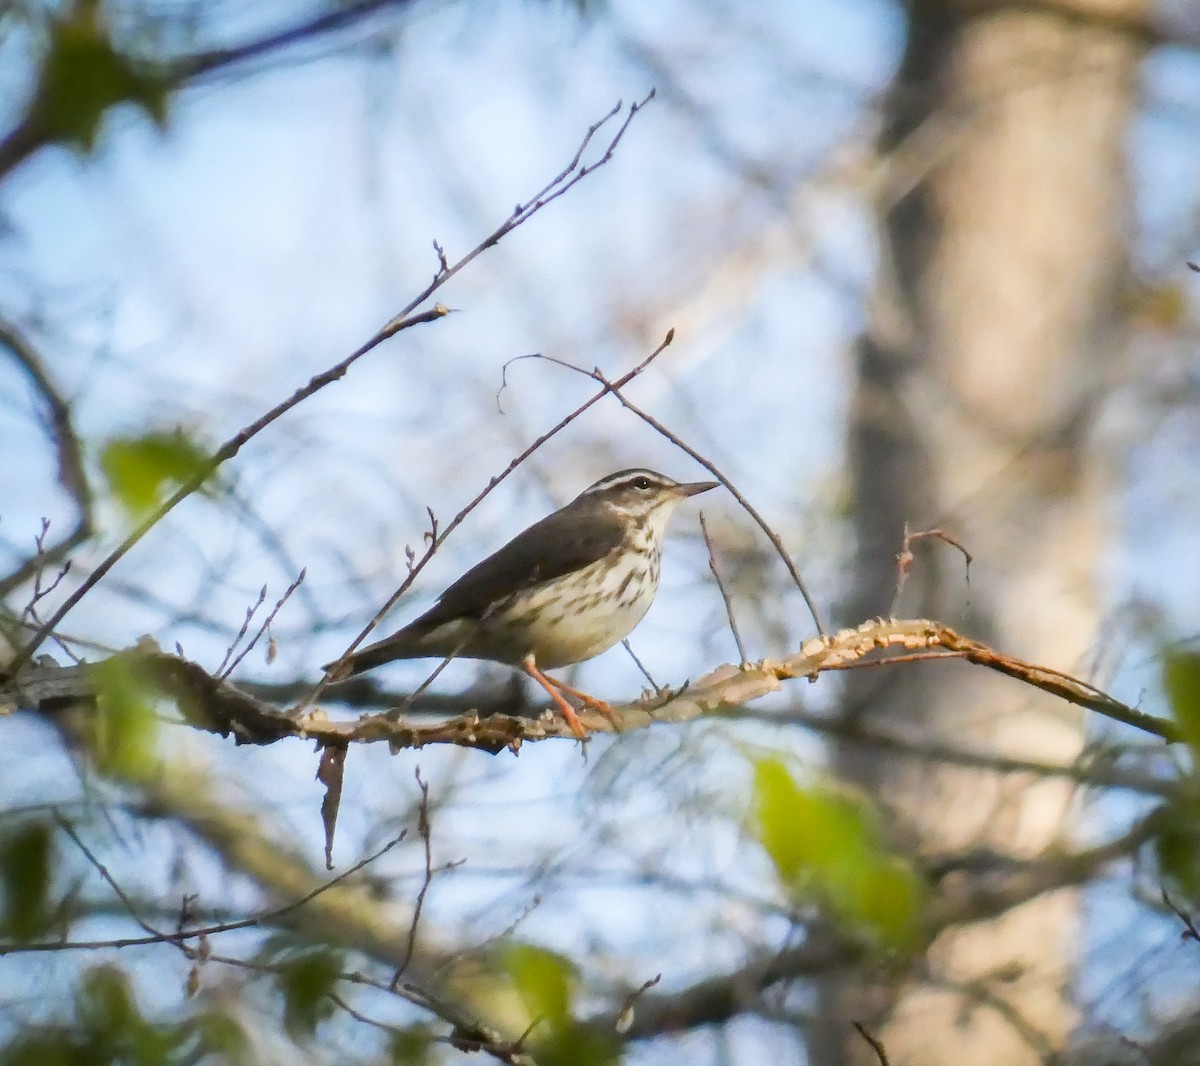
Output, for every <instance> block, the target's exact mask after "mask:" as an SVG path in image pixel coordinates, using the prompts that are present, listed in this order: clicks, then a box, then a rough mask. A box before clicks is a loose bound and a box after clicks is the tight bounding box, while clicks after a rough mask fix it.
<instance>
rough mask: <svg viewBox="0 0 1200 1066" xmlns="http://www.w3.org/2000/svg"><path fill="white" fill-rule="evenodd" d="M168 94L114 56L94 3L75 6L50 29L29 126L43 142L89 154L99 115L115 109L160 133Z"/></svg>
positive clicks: (129, 61)
mask: <svg viewBox="0 0 1200 1066" xmlns="http://www.w3.org/2000/svg"><path fill="white" fill-rule="evenodd" d="M170 89H171V83H170V81H169V79H168V78H166V77H164V76H163V75H162V74H160V73H158V72H156V71H155V70H153V69H152V68H151V67H150V66H149V65H148V64H146V63H139V62H138V61H137V60H136V59H133V58H131V57H129V56H126V55H123V54H122V53H121V52H119V51H117V49H116V48H115V47H114V46H113V43H112V41H111V40H110V39H109V37H108V34H107V27H106V26H105V25H104V19H103V13H102V11H101V9H100V5H99V4H98V3H96V2H95V0H90V2H80V3H77V4H75V5H74V6H73V7H72V6H71V5H68V7H67V14H66V16H65V17H63V18H59V19H57V20H55V21H54V22H53V23H52V24H51V27H50V39H49V47H48V49H47V51H46V55H45V57H44V59H43V60H42V67H41V70H40V72H39V77H38V85H37V89H36V91H35V93H34V97H33V103H32V105H31V106H30V111H29V121H30V122H31V124H32V125H33V127H34V129H35V131H36V133H37V134H38V136H39V137H40V139H42V140H44V141H58V142H61V143H64V144H69V145H74V146H76V147H79V148H82V149H84V150H91V149H92V148H93V147H94V145H95V143H96V137H97V135H98V134H99V131H100V124H101V121H102V119H103V118H104V115H105V113H106V112H107V111H108V110H109V109H110V108H112V107H115V106H117V105H119V104H123V103H128V104H132V105H134V106H135V107H138V108H140V109H141V110H142V111H144V112H145V113H146V114H147V115H149V116H150V117H151V118H152V119H153V120H154V122H155V123H156V124H157V125H158V126H159V128H160V129H161V128H164V127H165V125H166V120H167V103H168V98H169V95H170Z"/></svg>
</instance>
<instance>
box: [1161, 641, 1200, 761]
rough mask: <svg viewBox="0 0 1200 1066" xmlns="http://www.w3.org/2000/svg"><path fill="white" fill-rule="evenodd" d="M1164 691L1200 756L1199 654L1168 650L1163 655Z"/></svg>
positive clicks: (1189, 741)
mask: <svg viewBox="0 0 1200 1066" xmlns="http://www.w3.org/2000/svg"><path fill="white" fill-rule="evenodd" d="M1163 690H1164V691H1165V692H1166V694H1167V699H1168V700H1169V701H1170V703H1171V713H1172V714H1173V715H1174V717H1175V721H1176V722H1178V723H1179V728H1180V730H1181V732H1182V733H1183V739H1184V741H1185V742H1186V743H1187V745H1188V747H1190V748H1191V749H1192V752H1193V753H1194V754H1195V755H1198V756H1200V654H1197V653H1196V652H1193V651H1167V652H1165V653H1164V654H1163Z"/></svg>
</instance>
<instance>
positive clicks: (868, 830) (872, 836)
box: [753, 759, 925, 949]
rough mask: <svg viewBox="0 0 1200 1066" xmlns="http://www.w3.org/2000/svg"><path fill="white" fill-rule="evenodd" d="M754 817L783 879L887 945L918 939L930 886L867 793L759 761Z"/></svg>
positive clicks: (902, 945) (910, 943) (911, 943)
mask: <svg viewBox="0 0 1200 1066" xmlns="http://www.w3.org/2000/svg"><path fill="white" fill-rule="evenodd" d="M753 818H754V823H755V826H756V829H757V833H758V838H759V840H760V841H761V843H762V845H763V848H764V850H765V851H766V853H767V855H768V856H769V857H770V859H771V862H772V863H773V864H774V866H775V869H776V872H777V873H778V874H779V878H780V880H781V881H782V882H783V884H784V885H785V886H786V887H787V888H788V889H789V890H790V891H791V892H792V893H793V894H794V895H796V896H798V897H800V898H802V899H806V900H809V901H811V902H815V903H817V904H819V905H821V906H823V907H824V908H825V909H826V910H828V911H829V912H830V914H832V915H833V916H834V917H835V918H837V919H839V920H840V921H842V922H843V923H845V924H847V925H849V926H851V927H853V928H856V929H858V930H860V931H862V932H865V933H867V934H868V935H870V936H871V937H872V938H873V939H875V940H877V941H878V942H880V943H881V944H882V945H883V946H886V947H889V948H894V949H908V948H911V947H914V946H915V945H916V941H917V937H918V935H919V930H920V918H921V913H922V909H923V905H924V899H925V887H924V884H923V882H922V881H921V879H920V877H919V876H918V874H917V872H916V870H915V868H914V867H913V865H912V863H911V862H909V861H908V860H907V859H905V858H904V857H902V856H900V855H894V854H891V853H890V852H889V851H888V849H887V847H886V845H885V843H884V840H883V837H882V834H881V832H880V830H879V825H878V820H877V818H876V815H875V812H874V810H873V809H872V808H871V806H870V805H869V804H868V802H867V800H866V799H865V797H862V796H859V795H857V794H855V793H853V792H851V791H849V790H847V789H843V788H833V787H829V786H808V787H801V786H800V785H798V784H797V783H796V781H795V780H794V778H793V777H792V775H791V773H790V772H789V771H788V769H787V767H786V766H785V765H784V764H783V763H782V762H781V761H780V760H779V759H760V760H757V761H756V762H755V763H754V803H753Z"/></svg>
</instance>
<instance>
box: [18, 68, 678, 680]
mask: <svg viewBox="0 0 1200 1066" xmlns="http://www.w3.org/2000/svg"><path fill="white" fill-rule="evenodd" d="M653 95H654V93H653V91H651V93H650V94H649V95H648V96H647V97H646V98H645V99H644V100H642V101H640V102H637V103H634V104H631V105H630V107H629V111H628V114H627V115H626V118H625V121H624V122H623V123H622V124H621V126H620V127H619V128H618V130H617V131H616V133H615V134H614V135H613V137H612V139H611V140H610V141H609V143H608V147H607V148H606V149H605V151H604V153H603V154H602V155H601V157H600V158H599V159H598V160H597V161H596V162H595V163H590V164H587V165H584V166H580V160H581V158H582V156H583V153H584V152H585V151H586V149H587V147H588V146H589V145H590V144H591V142H592V139H593V138H594V137H595V135H596V133H597V132H598V131H599V129H600V128H601V127H602V126H603V125H605V123H607V122H608V121H609V120H610V119H612V118H613V117H615V116H616V115H617V113H618V112H619V111H620V108H621V105H620V104H619V103H618V104H617V106H616V107H614V108H613V110H612V111H610V112H609V113H608V114H607V115H605V116H604V118H602V119H600V120H599V121H598V122H595V123H593V124H592V125H591V126H590V127H589V128H588V131H587V133H586V134H585V135H584V138H583V140H582V142H581V143H580V145H579V148H578V149H577V150H576V153H575V156H574V157H573V158H572V160H571V162H570V163H569V164H568V165H567V167H566V168H565V169H564V170H563V171H562V172H561V173H560V174H558V175H557V176H556V177H555V178H554V179H553V180H551V181H550V182H549V183H548V184H547V185H545V186H544V187H543V188H542V189H541V190H539V192H538V193H537V194H536V195H535V196H534V197H533V198H532V199H530V200H527V201H526V202H525V203H523V204H518V205H517V207H516V209H515V210H514V211H513V213H512V214H511V215H510V216H509V217H508V218H507V219H506V220H505V221H504V222H503V223H501V224H500V226H499V227H497V228H496V229H495V230H493V231H492V233H490V234H489V235H488V236H487V237H485V238H484V239H483V240H482V241H480V242H479V244H477V245H476V246H475V247H474V248H472V249H471V251H469V252H467V254H466V255H464V256H463V257H462V258H461V259H459V260H458V261H457V262H456V263H454V264H453V265H452V266H451V267H450V268H449V269H448V270H447V269H443V268H442V267H441V265H440V264H439V268H438V272H437V274H435V275H434V277H433V279H432V280H431V281H430V282H429V284H428V285H427V286H426V287H425V288H424V289H422V290H421V292H420V293H418V294H417V295H416V296H415V297H414V298H413V299H412V300H410V301H409V303H408V304H407V305H406V306H405V307H404V308H402V309H401V311H400V312H399V314H397V315H396V316H395V317H394V318H392V319H391V320H390V321H389V322H387V323H386V324H385V325H384V326H383V328H382V329H380V330H379V331H378V332H377V333H376V334H375V335H374V336H373V337H371V339H370V340H368V341H367V342H366V343H365V344H363V345H361V346H360V347H359V348H358V349H356V350H355V351H354V352H351V353H350V355H348V356H347V357H346V358H345V359H343V360H342V361H341V362H339V363H336V364H335V365H334V366H332V367H330V368H329V369H328V370H326V371H324V372H323V373H320V374H317V375H316V376H315V377H313V378H311V379H310V380H309V382H308V383H307V384H306V385H304V386H302V387H301V388H298V389H297V390H296V391H295V392H293V393H292V395H291V396H289V397H288V398H287V399H286V400H284V401H282V402H281V403H279V404H276V405H275V406H274V407H272V408H271V409H270V410H269V411H267V412H266V414H264V415H262V416H261V417H260V418H258V419H256V420H255V421H254V422H251V423H250V424H249V425H248V426H245V427H244V428H243V429H241V430H239V431H238V432H237V433H236V434H235V435H234V436H232V437H230V438H229V440H227V441H226V442H225V443H224V444H222V445H221V447H220V448H218V449H217V450H216V452H214V453H213V455H212V457H211V458H210V459H209V461H208V462H207V463H206V464H204V467H203V468H202V469H201V470H199V471H198V472H197V473H196V474H195V475H194V476H192V477H190V478H188V479H187V480H186V481H185V482H184V483H183V484H182V485H180V486H179V488H178V489H177V490H176V491H175V492H173V493H172V494H171V495H170V496H168V497H167V498H166V499H165V500H164V501H163V502H162V503H160V504H159V505H158V506H157V507H155V508H154V509H153V510H152V511H151V512H150V513H149V514H148V515H147V516H146V517H145V518H144V519H143V520H142V521H141V522H140V523H139V524H138V525H137V526H136V527H135V528H134V529H133V530H132V531H131V532H130V533H129V535H128V536H127V537H126V538H125V539H124V540H123V541H122V542H121V543H120V544H119V545H117V547H116V548H114V549H113V550H112V551H111V552H110V553H109V554H108V555H107V556H106V557H105V558H104V559H103V560H102V561H101V562H100V564H99V565H98V566H97V567H96V569H95V570H94V571H92V573H91V574H90V575H88V577H87V578H86V579H85V580H84V581H83V582H82V583H81V584H80V586H79V588H77V589H76V590H75V591H74V592H73V593H72V594H71V595H70V596H68V597H67V599H66V600H65V601H64V602H63V604H62V606H60V607H59V609H58V610H57V611H55V612H54V614H53V615H52V616H51V617H50V619H49V620H48V621H47V622H46V623H45V624H44V625H43V626H41V627H40V628H39V629H38V630H37V632H36V633H35V634H34V635H33V637H32V639H31V640H30V641H29V643H28V644H26V645H25V647H24V648H21V649H20V650H19V651H18V652H17V653H16V655H15V656H14V657H13V658H12V659H11V660H10V661H9V663H8V664H6V669H7V671H8V673H9V675H10V676H12V675H14V674H15V673H16V671H17V670H18V669H19V668H20V667H21V666H23V665H24V664H25V663H26V662H28V661H29V659H30V658H31V657H32V656H33V654H34V652H36V651H37V649H38V648H39V647H41V645H42V642H43V641H44V640H45V639H46V637H47V636H49V634H50V633H51V632H52V631H53V630H54V628H55V627H56V626H57V625H58V624H59V623H60V622H61V621H62V620H63V619H64V618H65V617H66V616H67V614H68V613H69V612H70V611H71V610H72V609H73V608H74V607H75V605H76V604H78V603H79V601H80V600H81V599H83V597H84V596H86V595H87V594H88V592H89V591H91V589H93V588H95V586H96V585H97V584H98V583H99V582H100V581H101V580H102V579H103V578H104V576H105V575H106V574H107V573H108V572H109V571H110V570H111V569H112V568H113V567H114V566H115V565H116V564H117V563H118V562H119V561H120V560H121V559H122V558H124V556H125V555H126V554H127V553H128V552H129V550H130V549H131V548H133V547H134V545H136V544H137V543H138V542H139V541H141V539H142V538H143V537H144V536H145V535H146V534H147V533H148V532H150V530H151V529H153V528H154V526H155V525H157V524H158V523H159V522H160V521H162V519H163V518H165V517H166V516H167V515H168V514H169V513H170V512H171V511H172V510H174V509H175V508H176V507H177V506H178V505H179V504H180V503H182V502H183V501H184V500H185V499H187V498H188V497H189V496H191V495H192V494H193V493H194V492H196V491H197V490H198V489H199V488H200V487H201V486H202V485H203V484H204V483H205V482H206V481H207V480H208V478H209V477H210V476H211V475H212V473H213V472H214V471H215V470H216V469H217V468H218V467H219V466H221V464H222V463H225V462H228V461H229V460H230V459H232V458H233V457H234V456H236V455H237V454H238V452H239V451H240V450H241V449H242V446H243V445H244V444H246V442H247V441H249V440H251V439H252V438H253V437H255V436H257V435H258V434H259V433H261V432H262V431H263V430H264V429H266V428H267V427H268V426H269V425H271V423H273V422H275V421H276V420H277V419H278V418H280V417H281V416H282V415H284V414H286V413H287V412H288V411H290V410H291V409H292V408H293V407H295V406H296V405H297V404H299V403H301V402H302V401H304V400H306V399H308V397H309V396H311V395H313V394H314V393H316V392H318V391H319V390H321V389H323V388H325V386H327V385H329V384H332V383H333V382H335V381H337V380H339V379H340V378H342V377H343V376H345V374H346V372H347V371H348V370H349V369H350V367H351V366H353V365H354V364H355V363H356V362H358V360H359V359H361V358H362V357H363V356H364V355H366V354H367V353H368V352H370V351H372V350H373V349H375V348H377V347H378V346H379V345H380V344H382V343H383V342H384V341H386V340H388V339H389V338H391V337H394V336H395V335H396V334H397V333H399V332H401V331H402V330H406V329H410V328H412V327H413V326H417V325H422V324H424V323H427V322H433V321H436V320H437V319H439V318H443V317H444V316H446V315H448V314H449V313H450V311H449V309H448V308H446V307H444V306H443V305H442V304H437V305H436V306H434V307H432V308H430V309H429V310H427V311H422V312H421V313H420V314H413V312H414V311H415V310H416V309H417V308H418V307H419V306H420V305H421V304H423V303H424V302H425V301H426V300H427V299H429V297H430V296H432V295H433V293H434V292H435V291H436V290H437V289H439V288H441V286H443V285H444V284H445V283H446V282H448V281H449V280H450V279H451V278H452V277H454V276H455V275H456V274H457V273H458V272H459V271H460V270H462V269H463V268H464V267H466V266H467V265H468V264H469V263H471V262H472V261H473V260H474V259H476V258H477V257H478V256H480V255H482V254H483V253H484V252H485V251H487V250H488V249H489V248H491V247H493V246H494V245H495V244H497V243H498V242H499V241H500V240H502V239H503V238H504V237H506V236H507V235H508V234H509V233H511V232H512V231H513V230H514V229H516V228H517V227H518V226H520V225H522V224H524V223H525V222H528V221H529V219H531V218H532V217H533V216H534V215H536V214H537V213H538V212H539V211H540V210H541V209H542V208H543V207H545V206H546V205H547V204H549V203H552V202H553V201H554V200H556V199H558V198H559V197H560V196H562V195H563V194H564V193H566V192H567V191H568V190H569V189H571V188H573V187H574V186H575V185H576V184H578V183H579V182H580V181H582V180H583V179H584V178H585V177H587V176H588V175H589V174H591V173H592V172H593V171H595V170H597V169H598V168H600V167H602V166H604V165H605V164H606V163H608V162H609V161H610V160H611V159H612V156H613V153H614V152H615V151H616V148H617V145H618V144H619V143H620V141H621V139H622V137H624V135H625V131H626V130H627V129H628V128H629V124H630V123H631V122H632V121H633V119H634V116H635V115H637V113H638V112H639V111H640V110H641V109H642V108H643V107H645V105H646V104H647V103H648V102H649V101H650V99H651V98H652V97H653ZM410 316H411V317H410Z"/></svg>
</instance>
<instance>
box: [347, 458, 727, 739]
mask: <svg viewBox="0 0 1200 1066" xmlns="http://www.w3.org/2000/svg"><path fill="white" fill-rule="evenodd" d="M716 487H717V482H715V481H694V482H691V483H688V484H680V483H679V482H677V481H672V480H671V479H670V478H669V477H664V476H663V475H662V474H656V473H655V472H654V471H653V470H621V471H619V472H618V473H616V474H609V475H608V477H605V478H601V479H600V480H599V481H597V482H596V483H595V484H594V485H592V486H591V487H590V488H587V489H584V490H583V492H581V493H580V494H579V495H578V496H576V497H575V499H573V500H572V501H571V502H570V503H568V504H567V505H566V506H565V507H563V508H562V509H561V510H558V511H555V512H554V513H553V514H550V515H547V516H546V517H545V518H543V519H542V520H541V521H539V522H535V523H534V524H533V525H532V526H530V527H529V528H528V529H526V530H525V531H524V532H522V533H518V534H517V536H515V537H514V538H513V539H512V540H510V541H509V542H508V543H507V544H506V545H504V547H503V548H501V549H500V550H499V551H498V552H496V553H495V554H494V555H489V556H488V557H487V558H486V559H484V560H483V562H481V563H479V564H478V565H476V566H473V567H472V568H471V569H470V570H468V571H467V572H466V573H465V574H463V576H462V577H460V578H459V579H458V580H457V581H455V582H454V584H453V585H451V586H450V587H449V588H448V589H446V591H445V592H443V593H442V595H441V598H440V599H439V600H438V602H437V603H436V604H435V605H434V606H433V607H432V608H430V609H429V610H428V611H426V612H425V613H424V614H423V615H421V617H420V618H418V619H416V620H415V621H413V622H410V623H409V624H408V625H406V626H405V627H404V628H403V629H401V630H399V631H398V632H396V633H393V634H392V635H391V636H390V637H386V638H385V639H383V640H381V641H378V642H377V643H375V644H371V645H368V646H367V647H365V648H363V649H362V650H361V651H357V652H355V653H354V654H352V655H350V656H348V657H346V658H345V659H344V660H342V661H338V662H335V663H328V664H327V665H326V666H325V670H326V671H327V672H328V673H329V674H330V679H331V680H332V681H341V680H344V679H345V678H347V677H351V676H353V675H354V674H360V673H362V672H363V671H364V670H371V669H373V668H374V667H376V666H381V665H383V664H384V663H389V662H392V661H393V660H395V659H424V658H432V657H437V658H462V659H490V660H492V661H494V662H499V663H507V664H508V665H510V666H516V667H520V668H521V669H523V670H524V671H525V672H526V673H527V674H528V675H529V676H530V677H532V678H533V679H534V680H535V681H536V682H537V683H538V684H539V685H541V686H542V687H543V688H544V689H545V690H546V691H547V692H548V693H549V694H550V697H551V698H552V699H553V700H554V702H555V703H556V704H557V705H558V707H559V709H560V710H561V711H562V714H563V717H564V718H565V719H566V720H567V723H568V724H569V725H570V727H571V730H572V731H573V732H574V733H575V735H576V736H577V737H579V738H581V739H582V738H583V737H584V736H585V735H586V733H585V731H584V728H583V725H582V724H581V723H580V721H579V718H578V716H577V715H576V714H575V710H574V708H572V707H571V705H570V704H569V703H568V702H567V701H566V700H565V699H564V698H563V696H562V693H563V692H567V693H570V694H571V695H572V696H575V697H576V698H577V699H579V700H580V701H581V702H582V703H583V704H584V705H586V706H589V707H593V708H595V709H596V710H599V711H601V712H603V713H605V714H607V715H609V716H610V717H612V716H613V715H614V713H615V712H614V711H613V709H612V707H610V706H609V705H608V704H607V703H605V702H604V701H603V700H598V699H595V698H594V697H592V696H588V695H587V694H585V693H583V692H580V691H578V690H577V689H573V688H571V687H570V686H569V685H566V684H564V683H563V682H561V681H558V680H556V679H555V678H552V677H549V676H547V675H546V674H544V673H543V672H542V670H543V669H553V668H554V667H557V666H567V665H569V664H571V663H580V662H583V661H584V660H585V659H591V658H592V657H593V656H596V655H599V654H600V653H601V652H602V651H607V650H608V649H609V648H611V647H612V646H613V645H614V644H616V643H617V642H618V641H620V640H623V639H624V638H625V637H626V636H628V635H629V633H630V632H632V630H633V628H634V626H636V625H637V624H638V622H640V621H641V620H642V616H643V615H645V613H646V612H647V611H648V610H649V609H650V604H651V603H653V602H654V594H655V593H656V592H657V591H658V573H659V559H660V557H661V555H662V545H663V534H664V533H665V532H666V528H667V521H668V519H669V518H670V517H671V512H672V511H674V510H675V508H676V506H677V505H678V504H679V503H680V502H682V501H683V500H684V499H686V498H687V497H688V496H695V495H696V494H697V493H700V492H707V491H708V490H709V489H713V488H716Z"/></svg>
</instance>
